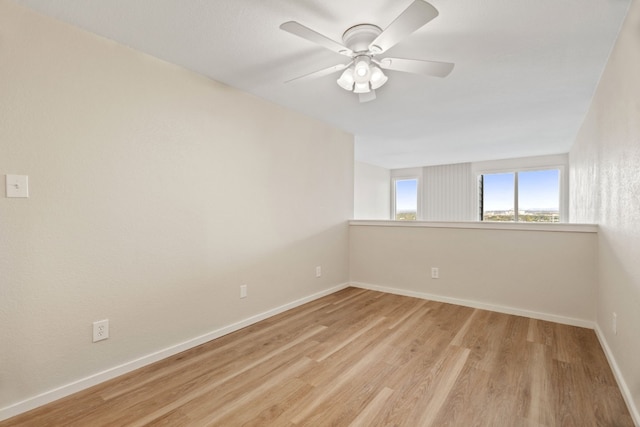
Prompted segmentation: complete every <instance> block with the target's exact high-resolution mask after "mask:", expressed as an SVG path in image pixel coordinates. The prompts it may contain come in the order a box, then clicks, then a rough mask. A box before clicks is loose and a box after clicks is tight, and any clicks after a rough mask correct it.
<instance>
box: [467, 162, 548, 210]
mask: <svg viewBox="0 0 640 427" xmlns="http://www.w3.org/2000/svg"><path fill="white" fill-rule="evenodd" d="M479 184H480V220H481V221H519V222H559V221H560V170H559V169H543V170H524V171H515V172H508V173H487V174H482V175H480V179H479Z"/></svg>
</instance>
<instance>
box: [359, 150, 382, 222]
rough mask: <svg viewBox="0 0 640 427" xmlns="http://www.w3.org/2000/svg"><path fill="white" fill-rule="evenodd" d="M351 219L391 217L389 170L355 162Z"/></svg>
mask: <svg viewBox="0 0 640 427" xmlns="http://www.w3.org/2000/svg"><path fill="white" fill-rule="evenodd" d="M353 181H354V203H353V212H354V213H353V217H354V218H358V219H389V218H390V215H391V175H390V171H389V169H386V168H382V167H380V166H374V165H370V164H367V163H362V162H355V168H354V177H353Z"/></svg>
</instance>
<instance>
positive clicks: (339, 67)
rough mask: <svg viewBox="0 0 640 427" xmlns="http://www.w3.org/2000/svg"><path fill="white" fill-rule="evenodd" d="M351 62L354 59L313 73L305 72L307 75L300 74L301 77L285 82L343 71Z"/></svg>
mask: <svg viewBox="0 0 640 427" xmlns="http://www.w3.org/2000/svg"><path fill="white" fill-rule="evenodd" d="M351 64H353V61H351V62H349V63H346V64H338V65H334V66H332V67H329V68H325V69H322V70H318V71H314V72H313V73H309V74H305V75H303V76H300V77H294V78H293V79H290V80H287V81H286V82H285V83H289V82H292V81H294V80H310V79H316V78H318V77H323V76H327V75H329V74H332V73H335V72H337V71H342V70H344V69H345V68H347V67H348V66H349V65H351Z"/></svg>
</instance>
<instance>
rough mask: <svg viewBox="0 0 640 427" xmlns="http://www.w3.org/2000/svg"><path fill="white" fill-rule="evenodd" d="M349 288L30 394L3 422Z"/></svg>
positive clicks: (5, 412)
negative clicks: (31, 395) (39, 392)
mask: <svg viewBox="0 0 640 427" xmlns="http://www.w3.org/2000/svg"><path fill="white" fill-rule="evenodd" d="M347 287H349V283H343V284H340V285H337V286H334V287H332V288H329V289H326V290H324V291H321V292H317V293H315V294H312V295H309V296H307V297H304V298H300V299H298V300H296V301H292V302H290V303H287V304H284V305H281V306H279V307H276V308H274V309H271V310H268V311H265V312H263V313H260V314H257V315H255V316H251V317H249V318H247V319H244V320H241V321H239V322H236V323H233V324H231V325H228V326H225V327H222V328H220V329H216V330H215V331H211V332H209V333H206V334H204V335H200V336H198V337H195V338H192V339H190V340H187V341H185V342H182V343H180V344H176V345H173V346H171V347H167V348H165V349H162V350H159V351H156V352H154V353H151V354H148V355H146V356H142V357H139V358H137V359H135V360H131V361H129V362H126V363H123V364H121V365H119V366H114V367H112V368H109V369H106V370H104V371H102V372H98V373H95V374H93V375H90V376H88V377H85V378H82V379H79V380H77V381H74V382H72V383H69V384H66V385H63V386H61V387H58V388H55V389H53V390H49V391H46V392H44V393H41V394H39V395H37V396H34V397H31V398H29V399H26V400H23V401H21V402H18V403H15V404H13V405H10V406H7V407H5V408H2V409H0V421H2V420H6V419H8V418H11V417H14V416H16V415H19V414H22V413H24V412H27V411H30V410H32V409H35V408H37V407H39V406H42V405H45V404H47V403H51V402H53V401H55V400H58V399H61V398H63V397H66V396H69V395H71V394H73V393H77V392H79V391H82V390H85V389H87V388H89V387H93V386H94V385H97V384H100V383H103V382H105V381H108V380H110V379H113V378H116V377H118V376H120V375H123V374H126V373H128V372H131V371H134V370H136V369H138V368H141V367H143V366H146V365H150V364H152V363H154V362H157V361H159V360H162V359H166V358H167V357H170V356H173V355H175V354H178V353H180V352H183V351H185V350H189V349H190V348H193V347H197V346H199V345H201V344H204V343H206V342H208V341H211V340H214V339H216V338H220V337H221V336H224V335H227V334H229V333H231V332H235V331H237V330H240V329H242V328H245V327H247V326H250V325H252V324H254V323H257V322H260V321H261V320H264V319H267V318H269V317H271V316H275V315H276V314H280V313H282V312H284V311H287V310H291V309H292V308H295V307H298V306H301V305H303V304H306V303H308V302H311V301H314V300H316V299H318V298H322V297H324V296H327V295H330V294H332V293H335V292H338V291H339V290H342V289H345V288H347Z"/></svg>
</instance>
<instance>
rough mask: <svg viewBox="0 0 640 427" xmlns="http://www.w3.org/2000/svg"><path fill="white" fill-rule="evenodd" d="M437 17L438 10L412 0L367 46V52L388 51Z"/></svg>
mask: <svg viewBox="0 0 640 427" xmlns="http://www.w3.org/2000/svg"><path fill="white" fill-rule="evenodd" d="M436 16H438V10H437V9H436V8H435V7H433V6H432V5H431V4H429V3H427V2H425V1H423V0H414V2H413V3H411V4H410V5H409V7H408V8H406V9H405V10H404V12H402V13H401V14H400V15H399V16H398V17H397V18H396V19H395V20H394V21H393V22H392V23H391V24H389V26H388V27H387V28H386V29H385V30H384V31H383V32H382V33H380V35H379V36H378V37H376V39H375V40H374V41H372V42H371V44H370V45H369V50H371V51H372V52H374V53H382V52H384V51H386V50H387V49H390V48H391V47H392V46H394V45H395V44H396V43H398V42H399V41H401V40H402V39H403V38H405V37H406V36H408V35H409V34H411V33H413V32H414V31H416V30H417V29H418V28H420V27H422V26H423V25H425V24H426V23H427V22H429V21H431V20H432V19H433V18H435V17H436Z"/></svg>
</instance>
